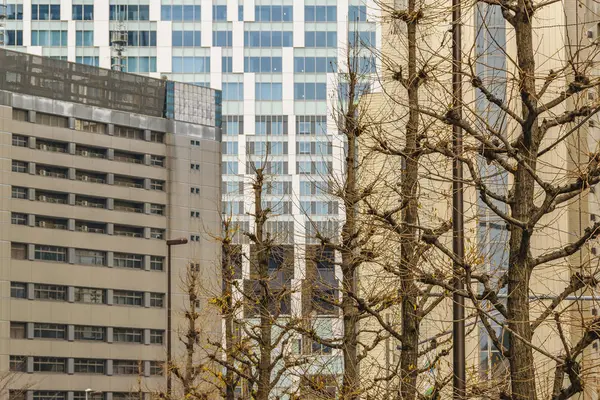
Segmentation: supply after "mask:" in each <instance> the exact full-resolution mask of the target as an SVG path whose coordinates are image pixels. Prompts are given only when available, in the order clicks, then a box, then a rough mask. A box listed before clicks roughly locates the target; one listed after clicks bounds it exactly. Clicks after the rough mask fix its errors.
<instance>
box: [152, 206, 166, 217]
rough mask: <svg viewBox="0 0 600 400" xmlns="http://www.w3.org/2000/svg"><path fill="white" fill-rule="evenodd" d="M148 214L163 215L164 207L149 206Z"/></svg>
mask: <svg viewBox="0 0 600 400" xmlns="http://www.w3.org/2000/svg"><path fill="white" fill-rule="evenodd" d="M150 214H154V215H165V206H164V205H163V204H150Z"/></svg>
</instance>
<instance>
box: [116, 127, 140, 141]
mask: <svg viewBox="0 0 600 400" xmlns="http://www.w3.org/2000/svg"><path fill="white" fill-rule="evenodd" d="M114 136H118V137H122V138H127V139H136V140H144V131H143V130H141V129H137V128H131V127H128V126H120V125H115V129H114Z"/></svg>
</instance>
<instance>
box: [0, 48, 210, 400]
mask: <svg viewBox="0 0 600 400" xmlns="http://www.w3.org/2000/svg"><path fill="white" fill-rule="evenodd" d="M219 119H220V92H218V91H215V90H211V89H208V88H203V87H198V86H194V85H187V84H180V83H175V82H171V81H167V80H160V79H154V78H149V77H143V76H135V75H131V74H127V73H122V72H115V71H109V70H104V69H99V68H96V67H92V66H87V65H78V64H74V63H67V62H64V61H57V60H51V59H48V58H45V57H39V56H33V55H28V54H23V53H18V52H13V51H8V50H4V49H0V149H2V152H1V154H2V156H1V168H0V198H1V202H0V221H1V223H0V225H1V226H2V229H1V233H0V264H1V265H2V267H1V269H0V297H1V303H2V307H1V309H0V343H1V345H0V371H3V372H2V377H1V380H2V391H3V392H2V393H0V396H1V397H2V398H7V396H8V393H7V392H4V390H5V389H6V390H7V391H8V390H10V394H11V396H10V398H13V399H26V400H33V399H38V400H39V399H56V400H75V399H80V400H82V399H88V398H89V399H97V398H102V399H104V400H111V399H112V400H117V399H122V398H125V397H127V396H128V395H129V393H130V392H131V391H138V390H139V391H141V392H147V391H151V390H158V389H162V390H164V383H165V379H164V377H165V372H164V370H163V364H164V362H165V353H166V352H165V348H166V347H165V346H166V344H167V340H168V336H167V335H166V330H167V302H168V293H169V292H168V280H167V272H168V273H169V274H171V276H172V278H173V282H172V284H171V288H172V294H173V297H172V298H173V302H172V304H173V310H174V311H173V314H172V316H173V327H174V335H173V354H174V356H179V355H180V354H181V353H180V351H179V349H180V346H179V345H178V344H179V343H180V342H179V336H178V332H179V330H178V329H176V327H178V326H180V325H181V323H182V320H181V318H182V313H181V310H183V309H185V307H187V303H186V301H187V300H188V299H187V297H186V295H185V287H184V286H182V283H181V279H180V278H181V277H184V276H185V275H186V271H188V268H197V269H199V270H200V274H201V276H202V281H203V282H207V283H213V284H214V287H209V286H208V285H207V286H206V288H205V289H207V290H206V292H205V293H206V295H205V296H201V297H200V300H199V301H198V302H197V304H195V305H194V306H195V307H198V308H199V310H201V311H200V312H203V313H204V314H203V317H202V318H203V330H202V334H203V335H206V336H207V337H210V338H211V340H218V338H220V326H221V324H220V317H219V316H218V314H217V313H216V311H215V312H214V313H210V308H209V307H207V298H208V297H209V296H210V290H213V291H215V292H217V293H218V290H219V288H220V265H218V263H216V262H215V259H217V260H218V255H219V252H220V247H219V245H218V244H217V243H216V242H214V241H213V240H212V238H210V237H208V235H207V234H208V233H211V232H218V231H219V230H220V216H219V202H220V193H219V187H220V182H221V176H220V159H221V155H220V145H221V143H220V130H219V128H218V126H219V124H220V121H219ZM173 238H185V239H187V240H188V243H187V244H185V245H179V246H172V269H171V270H170V271H168V268H167V266H168V264H169V263H168V261H169V260H168V259H167V255H168V252H167V243H166V240H167V239H173ZM8 371H10V372H8ZM86 389H90V390H89V391H88V392H89V393H86ZM96 392H101V393H98V394H97V393H96Z"/></svg>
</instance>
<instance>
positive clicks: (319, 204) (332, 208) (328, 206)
mask: <svg viewBox="0 0 600 400" xmlns="http://www.w3.org/2000/svg"><path fill="white" fill-rule="evenodd" d="M300 210H301V211H302V212H303V213H305V214H307V215H337V213H338V202H337V201H301V202H300Z"/></svg>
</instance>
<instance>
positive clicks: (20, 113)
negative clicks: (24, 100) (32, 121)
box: [12, 108, 29, 122]
mask: <svg viewBox="0 0 600 400" xmlns="http://www.w3.org/2000/svg"><path fill="white" fill-rule="evenodd" d="M12 119H13V120H15V121H22V122H27V121H29V112H28V111H27V110H21V109H19V108H13V110H12Z"/></svg>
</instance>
